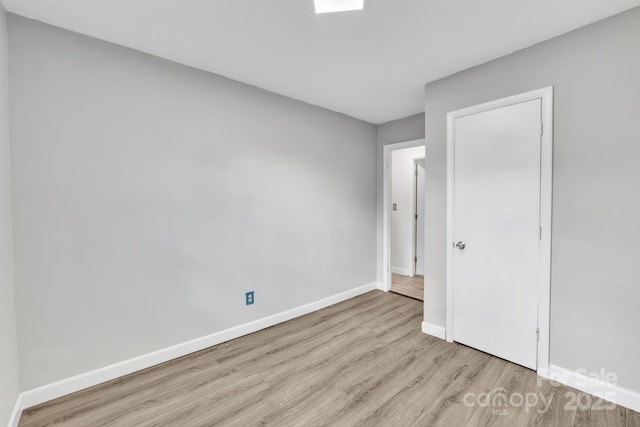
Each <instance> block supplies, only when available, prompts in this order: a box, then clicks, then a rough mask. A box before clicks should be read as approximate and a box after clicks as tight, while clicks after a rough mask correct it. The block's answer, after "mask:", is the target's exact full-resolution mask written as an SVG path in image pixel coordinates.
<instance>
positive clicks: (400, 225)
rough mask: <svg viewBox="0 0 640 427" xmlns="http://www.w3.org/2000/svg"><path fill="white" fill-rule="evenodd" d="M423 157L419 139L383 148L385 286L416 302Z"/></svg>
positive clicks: (420, 286)
mask: <svg viewBox="0 0 640 427" xmlns="http://www.w3.org/2000/svg"><path fill="white" fill-rule="evenodd" d="M424 157H425V146H424V141H423V140H419V141H411V142H409V143H401V144H394V145H392V146H387V147H385V163H386V167H387V174H386V176H385V178H386V179H385V181H387V182H386V183H385V189H386V193H387V196H386V197H385V212H388V222H386V224H388V228H387V227H386V226H385V235H386V237H388V257H387V258H386V259H387V261H388V263H387V270H388V287H387V288H386V289H387V290H390V291H392V292H394V293H398V294H401V295H404V296H407V297H410V298H414V299H417V300H420V301H423V300H424V207H425V206H424V205H425V201H424V185H425V166H424ZM387 209H388V210H387ZM387 233H388V234H387Z"/></svg>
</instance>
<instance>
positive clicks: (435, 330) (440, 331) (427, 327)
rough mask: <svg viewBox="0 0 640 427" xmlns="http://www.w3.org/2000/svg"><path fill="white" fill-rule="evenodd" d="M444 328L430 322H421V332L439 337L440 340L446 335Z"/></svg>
mask: <svg viewBox="0 0 640 427" xmlns="http://www.w3.org/2000/svg"><path fill="white" fill-rule="evenodd" d="M446 331H447V330H446V329H445V328H443V327H442V326H436V325H434V324H432V323H427V322H422V332H424V333H425V334H428V335H432V336H434V337H436V338H440V339H441V340H443V339H445V337H446Z"/></svg>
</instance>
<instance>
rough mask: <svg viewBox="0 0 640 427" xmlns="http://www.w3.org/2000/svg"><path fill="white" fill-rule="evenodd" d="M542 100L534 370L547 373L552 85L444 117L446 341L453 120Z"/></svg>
mask: <svg viewBox="0 0 640 427" xmlns="http://www.w3.org/2000/svg"><path fill="white" fill-rule="evenodd" d="M536 99H540V100H541V106H542V111H541V119H542V124H541V126H542V128H541V130H542V135H541V138H540V141H541V147H540V225H541V227H542V229H541V236H540V258H539V263H538V334H539V335H538V354H537V368H536V371H537V372H538V374H540V375H547V373H548V370H549V312H550V296H551V236H552V233H551V226H552V222H551V221H552V204H553V199H552V196H553V86H548V87H545V88H542V89H537V90H532V91H530V92H525V93H521V94H518V95H514V96H509V97H506V98H502V99H498V100H496V101H491V102H486V103H483V104H479V105H475V106H472V107H468V108H463V109H461V110H456V111H452V112H450V113H448V114H447V316H446V335H445V336H446V340H447V341H449V342H453V340H454V336H453V304H454V301H453V256H454V248H453V244H454V241H453V238H454V227H453V220H454V209H455V206H454V189H455V175H454V167H455V159H454V154H455V151H454V144H455V120H456V119H458V118H461V117H465V116H469V115H473V114H478V113H483V112H486V111H490V110H495V109H497V108H502V107H507V106H510V105H514V104H520V103H523V102H528V101H533V100H536Z"/></svg>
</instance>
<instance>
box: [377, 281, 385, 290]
mask: <svg viewBox="0 0 640 427" xmlns="http://www.w3.org/2000/svg"><path fill="white" fill-rule="evenodd" d="M376 289H378V290H379V291H383V292H387V290H386V289H385V288H384V283H383V282H376Z"/></svg>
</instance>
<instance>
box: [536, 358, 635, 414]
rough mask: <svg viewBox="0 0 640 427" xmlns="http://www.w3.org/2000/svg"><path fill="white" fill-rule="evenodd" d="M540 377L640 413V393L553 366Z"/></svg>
mask: <svg viewBox="0 0 640 427" xmlns="http://www.w3.org/2000/svg"><path fill="white" fill-rule="evenodd" d="M598 374H599V373H598ZM540 375H541V376H542V377H544V378H547V379H549V380H551V381H554V382H557V383H561V384H564V385H567V386H569V387H573V388H575V389H578V390H580V391H584V392H585V393H589V394H591V395H593V396H597V397H600V398H602V399H604V400H606V401H608V402H613V403H615V404H617V405H620V406H624V407H625V408H629V409H631V410H633V411H636V412H640V393H638V392H636V391H632V390H628V389H626V388H622V387H620V386H618V385H616V384H612V383H609V382H606V381H603V380H602V379H594V378H591V377H589V376H587V375H584V374H582V373H579V372H574V371H570V370H568V369H565V368H561V367H559V366H556V365H553V364H550V365H549V369H548V370H547V371H545V372H542V373H540Z"/></svg>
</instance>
